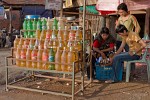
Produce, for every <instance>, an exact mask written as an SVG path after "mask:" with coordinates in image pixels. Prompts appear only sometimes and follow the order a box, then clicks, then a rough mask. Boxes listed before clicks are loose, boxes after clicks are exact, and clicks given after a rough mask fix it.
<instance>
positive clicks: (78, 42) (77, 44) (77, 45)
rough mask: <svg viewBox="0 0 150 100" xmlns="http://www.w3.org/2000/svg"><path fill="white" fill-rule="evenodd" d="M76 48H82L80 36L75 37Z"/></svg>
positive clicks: (77, 49)
mask: <svg viewBox="0 0 150 100" xmlns="http://www.w3.org/2000/svg"><path fill="white" fill-rule="evenodd" d="M74 49H75V50H76V51H80V50H82V45H81V42H80V39H79V37H75V41H74Z"/></svg>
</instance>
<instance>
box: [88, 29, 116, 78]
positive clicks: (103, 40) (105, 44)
mask: <svg viewBox="0 0 150 100" xmlns="http://www.w3.org/2000/svg"><path fill="white" fill-rule="evenodd" d="M114 44H115V39H114V38H113V37H112V36H111V35H110V33H109V29H108V28H107V27H103V28H102V30H101V32H100V33H99V34H98V35H97V36H96V38H95V40H94V42H93V51H94V52H93V56H92V78H95V74H94V73H95V62H96V59H97V58H99V57H102V58H106V57H108V56H109V54H110V53H112V51H113V50H114ZM87 76H88V78H90V67H88V68H87Z"/></svg>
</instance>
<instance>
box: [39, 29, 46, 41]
mask: <svg viewBox="0 0 150 100" xmlns="http://www.w3.org/2000/svg"><path fill="white" fill-rule="evenodd" d="M45 38H46V30H45V29H44V30H42V32H41V37H40V39H41V40H44V39H45Z"/></svg>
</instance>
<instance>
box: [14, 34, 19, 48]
mask: <svg viewBox="0 0 150 100" xmlns="http://www.w3.org/2000/svg"><path fill="white" fill-rule="evenodd" d="M18 44H19V38H18V36H17V35H16V38H15V40H14V48H17V45H18Z"/></svg>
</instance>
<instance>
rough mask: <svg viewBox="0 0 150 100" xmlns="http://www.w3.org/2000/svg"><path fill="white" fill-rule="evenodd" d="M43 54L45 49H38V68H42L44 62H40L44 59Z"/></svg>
mask: <svg viewBox="0 0 150 100" xmlns="http://www.w3.org/2000/svg"><path fill="white" fill-rule="evenodd" d="M42 54H43V50H41V49H39V50H38V53H37V61H38V62H37V68H38V69H42V62H39V61H42Z"/></svg>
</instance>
